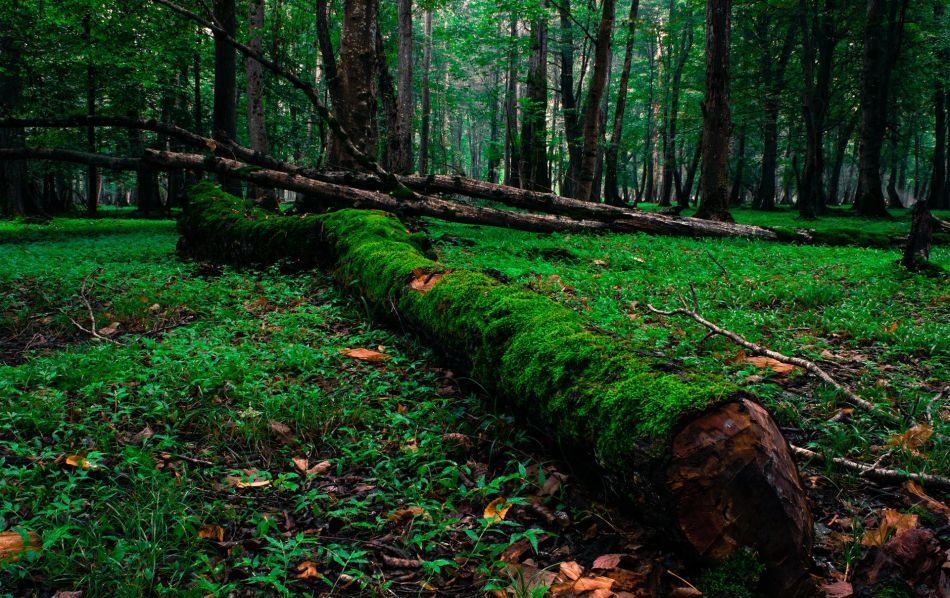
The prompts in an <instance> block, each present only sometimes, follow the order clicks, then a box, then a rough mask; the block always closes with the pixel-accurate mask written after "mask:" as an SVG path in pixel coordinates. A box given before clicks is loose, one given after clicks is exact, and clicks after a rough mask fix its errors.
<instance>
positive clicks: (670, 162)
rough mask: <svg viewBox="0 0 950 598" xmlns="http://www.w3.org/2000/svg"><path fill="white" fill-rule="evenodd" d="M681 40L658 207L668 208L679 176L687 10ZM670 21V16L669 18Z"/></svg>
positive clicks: (689, 28)
mask: <svg viewBox="0 0 950 598" xmlns="http://www.w3.org/2000/svg"><path fill="white" fill-rule="evenodd" d="M674 10H675V7H674V3H673V1H671V2H670V12H671V14H672V13H673V11H674ZM682 18H683V22H684V26H683V40H682V42H680V43H679V44H678V46H676V51H677V55H678V57H677V59H676V64H675V65H674V66H673V72H672V74H671V77H670V93H669V99H668V102H667V105H666V118H665V119H664V120H665V124H664V127H665V128H664V130H663V178H662V186H661V188H660V205H662V206H668V205H670V203H671V198H672V194H673V180H674V179H675V178H676V176H678V175H679V168H678V166H677V165H676V133H677V130H676V129H677V122H678V117H679V104H680V86H681V81H682V79H683V69H684V68H685V66H686V59H687V58H688V57H689V51H690V49H691V48H692V47H693V22H692V21H693V15H692V13H690V12H689V9H687V12H686V13H685V14H684V15H683V17H682ZM671 19H672V16H671Z"/></svg>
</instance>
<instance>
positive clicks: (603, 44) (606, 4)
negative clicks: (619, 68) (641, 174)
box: [574, 0, 614, 201]
mask: <svg viewBox="0 0 950 598" xmlns="http://www.w3.org/2000/svg"><path fill="white" fill-rule="evenodd" d="M613 26H614V0H603V3H602V12H601V17H600V27H599V28H598V30H597V41H596V46H595V50H594V73H593V75H592V76H591V80H590V89H589V90H588V92H587V103H586V105H585V108H586V110H585V112H584V140H583V145H582V149H581V164H580V169H579V170H578V177H577V186H576V188H575V190H574V198H575V199H580V200H587V201H598V200H599V198H598V197H593V196H592V191H593V188H594V178H595V175H596V170H597V158H598V156H599V155H600V136H601V131H602V129H601V126H600V125H601V111H602V108H603V102H604V91H605V89H606V87H607V74H608V70H609V69H610V37H611V33H612V32H613Z"/></svg>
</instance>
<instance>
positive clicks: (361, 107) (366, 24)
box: [328, 0, 379, 169]
mask: <svg viewBox="0 0 950 598" xmlns="http://www.w3.org/2000/svg"><path fill="white" fill-rule="evenodd" d="M343 9H344V10H343V30H342V32H341V34H340V64H339V69H338V73H337V76H338V78H339V80H340V94H341V95H340V104H339V105H337V106H334V109H335V112H336V117H337V120H339V122H340V126H341V127H342V129H343V130H344V131H346V134H347V135H348V136H349V140H350V142H352V143H353V145H354V146H356V149H357V150H359V151H360V152H361V153H362V154H364V155H367V156H372V155H373V154H375V152H376V141H377V139H378V135H379V132H378V130H377V126H376V101H377V97H376V78H377V76H378V72H379V61H378V57H377V53H376V33H377V27H378V23H377V17H378V14H379V0H345V2H344V3H343ZM340 141H341V140H340V139H339V138H338V137H333V138H332V140H331V142H330V151H329V155H328V163H329V164H331V165H334V166H342V167H344V168H352V169H362V168H364V166H363V164H361V163H360V161H359V160H357V159H356V158H355V157H354V156H352V155H351V154H350V152H349V151H347V149H346V148H345V147H343V144H342V143H340Z"/></svg>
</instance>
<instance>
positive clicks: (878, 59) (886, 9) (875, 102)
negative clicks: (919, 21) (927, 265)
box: [854, 0, 908, 218]
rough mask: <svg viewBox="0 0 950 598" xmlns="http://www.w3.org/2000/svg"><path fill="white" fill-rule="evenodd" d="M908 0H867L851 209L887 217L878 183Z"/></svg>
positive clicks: (870, 216) (872, 215) (878, 216)
mask: <svg viewBox="0 0 950 598" xmlns="http://www.w3.org/2000/svg"><path fill="white" fill-rule="evenodd" d="M907 2H908V0H868V1H867V18H866V22H865V32H864V59H863V65H862V69H861V129H860V135H861V154H860V160H859V164H858V189H859V190H860V193H858V195H857V197H855V201H854V209H855V210H856V211H857V212H858V213H859V214H861V215H862V216H865V217H868V218H887V217H889V214H888V212H887V204H886V201H885V199H884V192H883V190H882V188H881V187H882V185H881V148H882V146H883V144H884V133H885V129H886V127H887V104H888V98H889V96H890V84H891V71H892V70H893V68H894V65H895V63H896V62H897V58H898V56H899V54H900V49H901V42H902V38H903V33H904V21H905V17H906V12H907Z"/></svg>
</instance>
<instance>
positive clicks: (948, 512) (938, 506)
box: [904, 480, 950, 521]
mask: <svg viewBox="0 0 950 598" xmlns="http://www.w3.org/2000/svg"><path fill="white" fill-rule="evenodd" d="M904 490H907V491H908V492H910V493H911V494H913V495H914V496H916V497H917V498H919V499H920V500H922V501H924V503H925V504H926V505H927V507H929V508H930V510H932V511H936V512H938V513H943V515H944V517H946V518H947V521H950V506H947V505H946V504H944V503H942V502H940V501H939V500H937V499H935V498H933V497H931V496H929V495H927V493H926V492H924V489H923V488H922V487H921V485H920V484H918V483H917V482H915V481H913V480H907V481H906V482H904Z"/></svg>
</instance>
